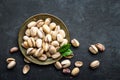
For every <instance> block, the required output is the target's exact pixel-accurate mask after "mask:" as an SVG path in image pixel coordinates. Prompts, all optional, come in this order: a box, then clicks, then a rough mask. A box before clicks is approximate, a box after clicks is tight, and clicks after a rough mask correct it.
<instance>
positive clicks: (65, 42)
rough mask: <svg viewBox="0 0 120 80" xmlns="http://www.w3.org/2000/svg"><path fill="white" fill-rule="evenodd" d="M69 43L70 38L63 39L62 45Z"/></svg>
mask: <svg viewBox="0 0 120 80" xmlns="http://www.w3.org/2000/svg"><path fill="white" fill-rule="evenodd" d="M67 43H68V40H67V39H63V41H62V43H61V45H60V46H63V45H64V44H67Z"/></svg>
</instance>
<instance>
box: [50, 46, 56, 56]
mask: <svg viewBox="0 0 120 80" xmlns="http://www.w3.org/2000/svg"><path fill="white" fill-rule="evenodd" d="M49 52H50V53H51V54H55V53H56V48H55V47H54V46H50V47H49Z"/></svg>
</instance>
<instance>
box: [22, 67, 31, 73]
mask: <svg viewBox="0 0 120 80" xmlns="http://www.w3.org/2000/svg"><path fill="white" fill-rule="evenodd" d="M29 70H30V66H29V65H25V66H24V67H23V74H27V73H28V72H29Z"/></svg>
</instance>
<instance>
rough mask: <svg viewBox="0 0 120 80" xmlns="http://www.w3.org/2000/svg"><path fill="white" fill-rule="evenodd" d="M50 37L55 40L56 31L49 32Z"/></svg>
mask: <svg viewBox="0 0 120 80" xmlns="http://www.w3.org/2000/svg"><path fill="white" fill-rule="evenodd" d="M51 36H52V39H53V40H56V39H57V31H51Z"/></svg>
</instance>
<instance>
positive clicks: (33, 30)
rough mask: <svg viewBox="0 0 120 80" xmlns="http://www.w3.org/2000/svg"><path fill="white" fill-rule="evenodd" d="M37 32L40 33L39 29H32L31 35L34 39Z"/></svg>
mask: <svg viewBox="0 0 120 80" xmlns="http://www.w3.org/2000/svg"><path fill="white" fill-rule="evenodd" d="M37 31H38V28H37V27H32V28H31V29H30V34H31V36H32V37H34V36H36V35H37Z"/></svg>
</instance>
